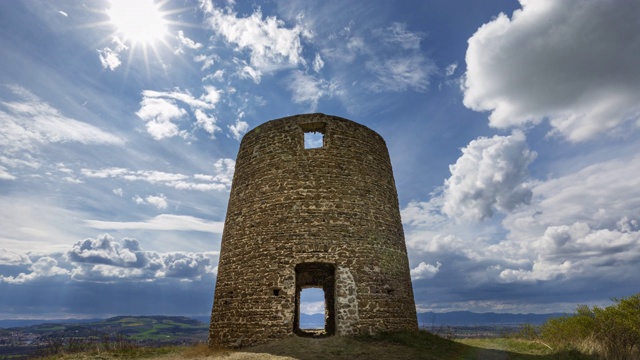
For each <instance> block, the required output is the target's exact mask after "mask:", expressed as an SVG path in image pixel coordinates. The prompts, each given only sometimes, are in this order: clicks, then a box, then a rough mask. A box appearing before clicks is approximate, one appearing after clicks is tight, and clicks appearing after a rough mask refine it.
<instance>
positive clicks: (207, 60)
mask: <svg viewBox="0 0 640 360" xmlns="http://www.w3.org/2000/svg"><path fill="white" fill-rule="evenodd" d="M216 60H218V57H217V56H216V55H209V56H207V55H198V56H196V57H194V58H193V61H195V62H201V63H202V67H201V68H200V70H202V71H204V70H207V69H208V68H210V67H212V66H213V64H214V63H215V62H216ZM218 71H219V70H218Z"/></svg>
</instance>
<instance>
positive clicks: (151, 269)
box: [4, 234, 218, 282]
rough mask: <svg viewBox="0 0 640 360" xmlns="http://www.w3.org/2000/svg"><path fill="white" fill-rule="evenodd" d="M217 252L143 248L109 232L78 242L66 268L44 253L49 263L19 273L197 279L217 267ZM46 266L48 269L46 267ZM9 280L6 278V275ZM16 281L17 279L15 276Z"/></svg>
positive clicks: (93, 279) (109, 278)
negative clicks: (116, 238)
mask: <svg viewBox="0 0 640 360" xmlns="http://www.w3.org/2000/svg"><path fill="white" fill-rule="evenodd" d="M217 256H218V253H217V252H204V253H185V252H174V253H159V252H155V251H144V250H143V249H142V248H141V247H140V244H139V242H138V241H137V240H135V239H126V238H125V239H123V240H121V241H117V240H115V239H114V238H113V237H111V236H110V235H108V234H103V235H100V236H98V237H97V238H95V239H92V238H88V239H85V240H83V241H79V242H77V243H75V244H74V245H73V246H72V248H71V249H70V250H68V251H67V252H66V253H65V254H64V258H65V259H66V261H65V266H66V269H61V268H58V267H53V266H51V264H53V265H57V262H56V261H55V260H54V259H52V258H50V257H44V258H41V259H39V260H38V262H36V264H38V263H40V262H43V263H44V262H45V261H42V260H43V259H45V260H46V264H45V265H47V266H40V267H38V266H35V265H36V264H34V266H32V270H33V271H32V273H30V274H20V275H19V277H20V276H21V277H22V278H24V281H22V282H27V281H32V280H35V279H37V278H41V277H43V276H53V275H66V276H68V277H69V278H70V279H72V280H76V281H90V282H114V281H123V280H126V281H145V282H149V281H156V280H158V279H162V278H175V279H182V280H197V279H200V278H201V277H202V276H203V275H206V274H212V273H214V271H215V266H214V262H215V260H216V258H217ZM45 270H46V271H45ZM4 280H5V281H6V278H5V279H4ZM13 282H16V281H15V280H14V281H13Z"/></svg>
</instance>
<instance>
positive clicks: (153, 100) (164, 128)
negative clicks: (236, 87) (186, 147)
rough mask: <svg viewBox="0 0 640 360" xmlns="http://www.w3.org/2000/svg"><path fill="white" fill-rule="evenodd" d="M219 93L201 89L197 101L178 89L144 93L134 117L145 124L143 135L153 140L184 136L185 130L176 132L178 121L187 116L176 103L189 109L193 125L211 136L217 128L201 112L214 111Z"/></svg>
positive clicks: (211, 117)
mask: <svg viewBox="0 0 640 360" xmlns="http://www.w3.org/2000/svg"><path fill="white" fill-rule="evenodd" d="M221 92H222V91H221V90H218V89H216V88H215V87H214V86H210V85H208V86H204V93H203V94H202V95H201V96H200V98H196V97H194V96H193V95H191V93H189V92H188V91H180V89H176V90H174V91H169V92H161V91H153V90H144V91H143V92H142V101H140V109H139V110H138V111H137V112H136V115H137V116H138V117H139V118H140V119H142V120H144V121H145V122H146V127H147V132H148V133H149V134H150V135H151V136H152V137H153V138H154V139H156V140H161V139H164V138H169V137H173V136H177V135H180V136H183V137H184V136H186V131H185V130H180V127H179V126H178V122H180V120H183V119H185V118H188V116H189V113H188V112H187V110H185V109H184V108H183V107H180V106H179V105H178V103H177V102H180V103H183V104H186V105H188V106H189V108H190V109H191V111H192V112H193V115H194V117H195V118H196V126H197V127H199V128H202V129H204V130H205V131H207V132H208V133H210V134H211V135H213V134H214V133H215V132H216V131H219V130H220V128H219V127H217V126H216V125H215V122H216V121H215V117H213V116H209V115H207V114H206V112H205V110H211V109H214V108H215V106H216V104H217V103H218V102H219V101H220V94H221Z"/></svg>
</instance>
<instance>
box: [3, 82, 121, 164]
mask: <svg viewBox="0 0 640 360" xmlns="http://www.w3.org/2000/svg"><path fill="white" fill-rule="evenodd" d="M9 89H10V90H11V92H12V93H13V94H14V95H16V96H17V97H18V98H19V100H18V101H10V102H9V101H7V102H4V101H3V102H0V104H1V105H2V107H4V108H5V111H3V110H0V128H2V131H1V132H0V148H1V149H2V151H3V152H4V153H5V154H16V153H22V152H24V151H34V150H36V149H37V147H38V146H39V145H41V144H49V143H66V142H79V143H81V144H86V145H88V144H106V145H122V144H124V141H123V140H122V139H121V138H119V137H117V136H115V135H113V134H110V133H108V132H106V131H103V130H101V129H99V128H97V127H95V126H93V125H89V124H87V123H84V122H81V121H78V120H75V119H72V118H70V117H67V116H65V115H63V114H62V113H61V112H60V111H59V110H58V109H56V108H54V107H52V106H51V105H49V104H48V103H46V102H45V101H43V100H41V99H40V98H38V97H37V96H35V95H34V94H32V93H31V92H29V91H28V90H26V89H24V88H22V87H19V86H9ZM23 165H24V163H23Z"/></svg>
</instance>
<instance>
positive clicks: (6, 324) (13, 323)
mask: <svg viewBox="0 0 640 360" xmlns="http://www.w3.org/2000/svg"><path fill="white" fill-rule="evenodd" d="M102 320H104V319H103V318H95V319H49V320H43V319H39V320H33V319H29V320H24V319H13V320H0V328H5V329H6V328H13V327H24V326H32V325H39V324H83V323H90V322H96V321H102Z"/></svg>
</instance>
